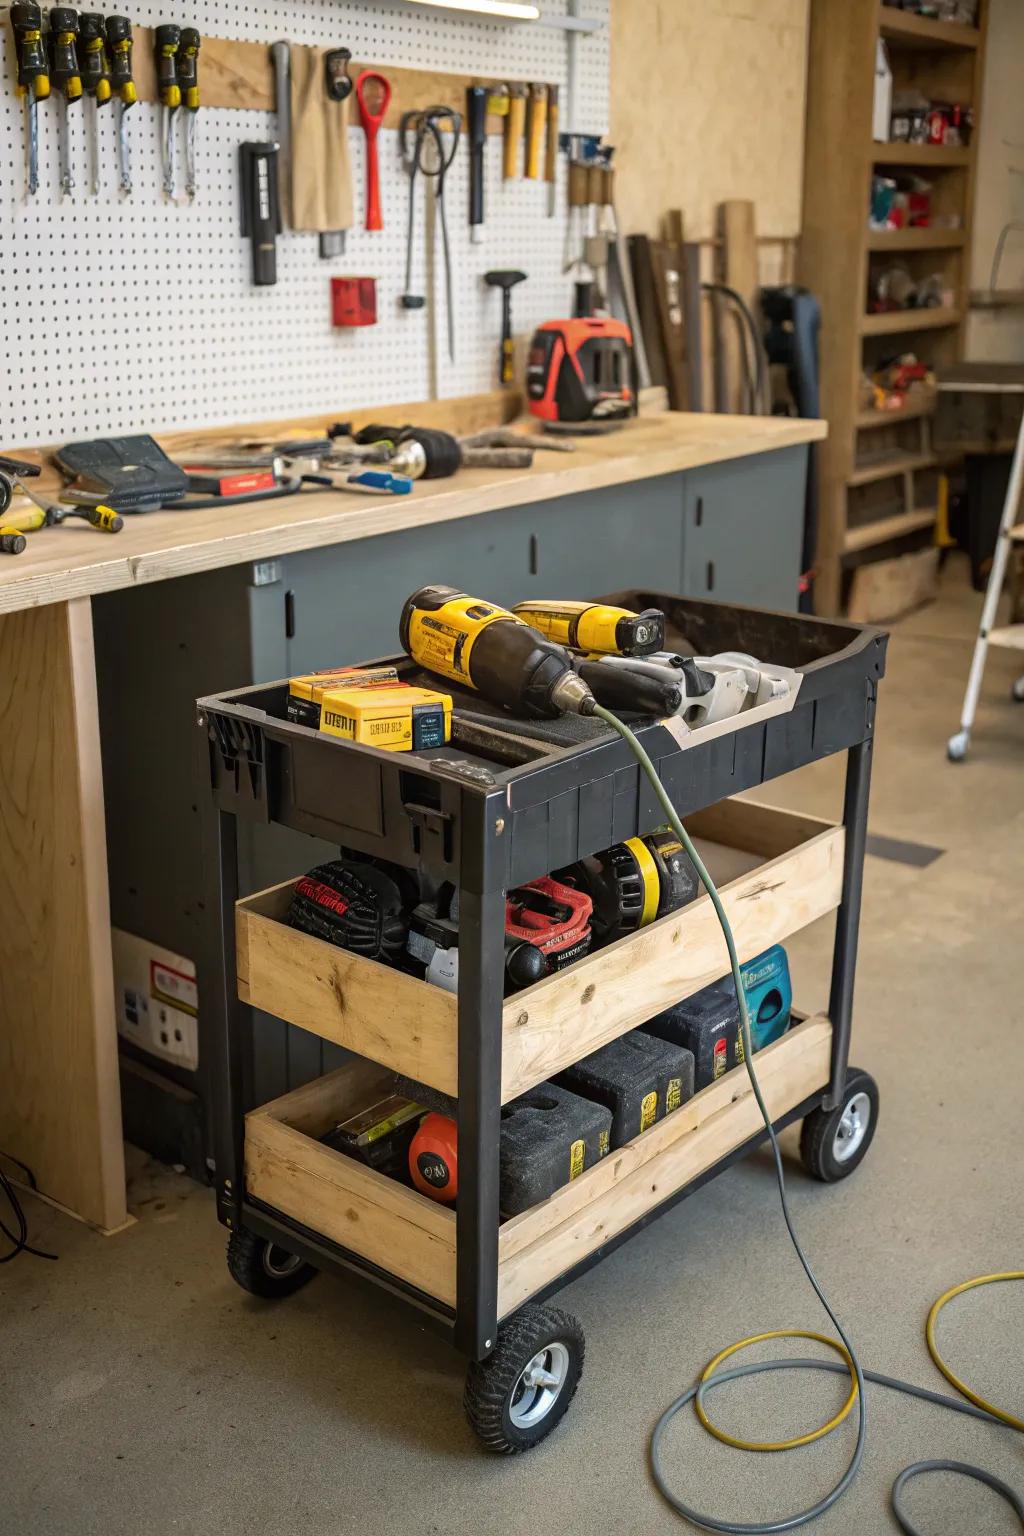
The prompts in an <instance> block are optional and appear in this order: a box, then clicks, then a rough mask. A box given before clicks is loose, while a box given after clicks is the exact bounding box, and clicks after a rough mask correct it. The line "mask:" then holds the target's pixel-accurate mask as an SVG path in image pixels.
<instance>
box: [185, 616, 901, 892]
mask: <svg viewBox="0 0 1024 1536" xmlns="http://www.w3.org/2000/svg"><path fill="white" fill-rule="evenodd" d="M608 597H609V600H612V601H616V602H620V603H621V604H622V605H623V606H625V607H630V608H646V607H657V608H661V609H662V610H663V611H664V612H665V614H666V617H667V619H668V629H669V634H668V644H669V645H670V646H671V647H673V648H675V649H678V650H681V651H684V652H688V653H690V654H697V655H713V654H715V653H716V652H718V651H725V650H733V651H746V652H749V653H750V654H751V655H753V656H755V657H757V658H758V659H759V660H761V661H764V662H765V663H775V664H777V665H782V666H787V667H792V668H794V669H796V670H797V671H799V672H800V673H801V674H802V676H803V681H802V683H801V687H800V692H799V694H798V696H797V700H796V703H795V705H794V707H793V709H792V710H791V711H790V712H789V713H787V714H782V715H777V716H775V717H773V718H771V719H768V720H761V721H754V722H752V723H750V724H744V723H742V722H743V717H742V716H740V717H739V721H738V723H737V727H736V729H735V730H732V731H730V732H729V733H728V734H726V735H720V736H716V737H713V738H712V739H710V740H707V741H706V742H700V741H699V739H695V740H694V741H693V742H691V743H690V744H689V745H688V747H687V749H686V750H685V751H684V750H682V749H681V748H680V746H679V744H678V742H677V741H676V740H675V738H674V737H673V736H672V735H671V734H670V733H669V732H668V731H667V730H666V729H665V728H664V727H663V726H662V725H661V724H659V723H658V722H656V721H650V722H646V723H643V724H641V725H639V726H638V727H637V730H638V734H639V736H640V739H641V740H642V741H643V743H644V745H645V746H646V748H647V750H648V752H649V753H650V754H651V756H652V758H653V759H654V761H655V764H656V765H657V767H658V771H659V773H660V774H661V777H662V779H663V781H664V783H665V785H666V788H667V789H668V791H669V793H670V794H671V795H672V798H673V800H674V802H675V804H676V806H677V808H678V809H679V811H680V813H681V814H682V815H686V814H688V813H690V812H692V811H696V810H699V809H701V808H702V807H703V806H705V805H710V804H713V803H714V802H715V801H717V800H721V799H724V798H725V797H726V796H727V795H732V794H736V793H738V792H739V791H741V790H745V789H751V788H753V787H754V786H755V785H757V784H763V783H764V782H765V781H766V780H769V779H773V778H776V777H778V776H779V775H780V774H784V773H789V772H790V771H791V770H792V769H794V768H800V767H803V766H804V765H805V764H806V763H811V762H815V761H817V760H818V759H819V758H823V757H827V756H829V755H831V754H832V753H834V752H840V751H844V750H845V749H846V748H848V747H852V746H855V745H856V744H857V743H858V742H861V741H863V740H864V739H865V738H866V737H868V736H870V735H871V734H872V733H873V730H874V716H875V699H876V693H877V687H878V683H879V680H880V679H881V677H882V676H883V673H884V670H885V653H886V645H887V641H888V635H887V634H886V633H885V632H884V631H882V630H878V629H875V628H871V627H866V626H859V625H855V624H846V623H840V622H838V621H825V620H821V619H817V618H812V617H805V616H802V615H796V614H787V613H774V612H771V611H769V610H766V609H755V608H741V607H733V606H730V605H729V604H725V603H714V602H706V601H701V600H697V599H692V598H683V597H676V596H673V595H670V594H666V593H660V592H648V591H636V590H633V591H628V592H620V593H613V594H608ZM378 659H379V658H375V660H378ZM386 659H389V660H394V661H395V662H396V664H397V665H399V667H400V669H401V670H402V671H403V672H404V673H407V674H411V673H412V672H414V670H415V669H414V668H413V666H412V663H411V662H410V661H409V660H408V658H407V657H401V658H386ZM339 660H340V658H337V657H329V658H325V664H326V662H327V661H330V662H332V663H334V662H337V661H339ZM446 686H447V685H446ZM450 691H451V692H452V693H453V695H454V697H455V704H456V712H457V713H458V710H459V706H460V705H463V706H466V707H468V708H470V709H471V710H472V713H473V714H474V716H477V717H479V715H480V714H481V713H484V714H486V713H487V711H486V710H484V711H481V704H480V700H479V699H478V697H477V696H476V695H470V694H466V693H462V692H461V691H460V690H458V689H455V688H453V689H451V690H450ZM287 695H288V684H287V681H282V682H276V683H268V684H263V685H259V686H256V687H252V688H242V689H237V690H233V691H232V692H230V693H225V694H219V695H214V696H211V697H208V698H203V699H200V700H199V701H198V704H197V708H198V710H199V712H200V718H201V720H202V721H203V722H204V723H205V725H206V727H207V729H208V734H209V741H210V772H211V778H212V784H213V791H214V799H215V801H216V804H217V805H218V807H219V808H220V809H221V810H223V811H227V812H230V813H232V814H234V815H236V816H239V817H243V818H245V819H246V820H252V821H262V822H270V821H273V822H278V823H280V824H282V825H285V826H288V827H292V828H294V829H296V830H297V831H300V832H307V833H311V834H313V835H315V836H317V837H321V838H324V839H326V840H327V841H328V842H335V843H338V844H341V845H344V846H345V847H347V848H354V849H357V850H359V851H361V852H363V853H372V854H377V855H379V856H380V857H383V858H388V859H392V860H394V861H395V862H397V863H401V864H405V865H408V866H413V865H416V864H418V863H419V864H425V865H426V866H428V867H430V868H432V869H434V870H435V871H436V872H437V873H438V875H439V876H441V877H444V878H450V879H453V880H458V877H459V862H460V822H461V819H462V818H461V808H462V806H463V803H464V797H466V796H469V797H481V796H490V795H494V794H496V793H499V792H500V794H501V795H502V797H503V799H504V800H505V803H506V805H507V812H506V814H505V822H506V830H507V831H508V832H509V834H510V835H509V836H507V837H506V838H505V839H504V847H505V850H506V854H505V857H506V860H507V880H508V883H509V884H518V883H520V882H522V881H524V880H531V879H534V878H536V877H537V876H539V875H542V874H546V873H548V872H549V871H550V870H552V869H558V868H560V867H562V866H564V865H566V864H569V863H571V862H573V861H574V860H575V859H577V858H582V857H585V856H586V855H588V854H591V853H595V852H598V851H600V850H601V849H604V848H608V847H610V846H611V845H612V844H613V843H616V842H620V841H622V840H623V839H624V838H627V837H634V836H637V835H643V834H644V833H645V832H649V831H650V830H652V829H653V828H654V827H656V826H658V825H659V824H660V823H661V822H662V821H663V820H664V815H663V812H662V811H661V809H660V807H659V805H658V803H657V801H656V799H655V797H654V795H653V793H652V792H651V790H650V788H649V786H648V784H647V782H646V780H645V779H643V777H642V775H641V773H640V771H639V769H638V767H637V765H636V763H635V761H634V759H633V757H632V755H631V753H630V752H629V749H628V748H627V746H626V744H625V743H624V742H622V741H621V740H620V739H619V738H618V737H617V736H615V735H614V733H612V732H608V733H604V732H603V731H601V732H599V733H598V734H595V735H592V736H591V737H590V739H587V740H582V741H577V742H574V743H571V744H569V745H564V746H559V745H554V744H542V745H540V746H538V745H536V744H535V743H534V744H530V745H528V746H527V747H525V748H524V746H523V741H522V736H521V734H520V735H518V736H512V735H509V737H508V753H510V754H512V755H524V754H526V753H529V754H531V755H529V759H528V760H527V761H524V762H518V763H510V762H507V761H506V762H501V761H496V760H494V758H493V757H491V756H489V755H487V754H485V753H484V752H479V751H476V750H474V749H468V748H465V747H463V746H460V745H457V744H453V745H452V746H451V747H448V748H444V749H441V750H439V751H432V752H423V753H416V754H410V753H391V752H383V751H381V750H380V749H378V748H376V747H365V746H357V745H355V744H354V743H352V742H345V741H339V740H336V739H333V738H331V737H328V736H323V735H321V734H320V733H319V732H317V731H313V730H310V729H308V728H307V727H305V726H301V725H296V724H293V723H292V722H290V721H289V720H287V719H286V718H285V709H286V703H287ZM501 718H502V717H501V715H500V712H495V713H494V717H493V723H494V726H495V728H497V729H498V730H499V731H500V723H501ZM521 729H522V728H521V727H520V731H521Z"/></svg>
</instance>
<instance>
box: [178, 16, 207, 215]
mask: <svg viewBox="0 0 1024 1536" xmlns="http://www.w3.org/2000/svg"><path fill="white" fill-rule="evenodd" d="M201 41H202V39H201V38H200V36H199V33H198V32H197V31H196V29H195V27H182V29H181V42H180V43H179V45H178V52H177V54H176V56H175V57H176V62H177V65H178V87H179V89H180V91H181V104H182V106H183V107H184V108H185V111H186V112H187V113H188V116H187V117H186V119H185V193H186V195H187V197H188V200H189V202H191V201H192V199H193V198H194V197H195V195H196V118H197V117H198V116H199V45H200V43H201Z"/></svg>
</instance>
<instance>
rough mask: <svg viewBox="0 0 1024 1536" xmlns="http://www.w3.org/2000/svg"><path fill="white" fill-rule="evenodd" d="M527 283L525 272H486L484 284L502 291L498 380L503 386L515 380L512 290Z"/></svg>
mask: <svg viewBox="0 0 1024 1536" xmlns="http://www.w3.org/2000/svg"><path fill="white" fill-rule="evenodd" d="M525 281H526V273H525V272H513V271H511V270H504V269H503V270H501V271H498V272H485V273H484V282H485V283H487V284H489V286H490V287H491V288H500V289H501V354H500V360H499V364H498V378H499V379H500V381H501V383H502V384H511V383H512V381H513V379H514V378H515V366H514V364H515V357H514V351H513V346H512V289H513V288H514V287H515V286H516V284H517V283H523V282H525Z"/></svg>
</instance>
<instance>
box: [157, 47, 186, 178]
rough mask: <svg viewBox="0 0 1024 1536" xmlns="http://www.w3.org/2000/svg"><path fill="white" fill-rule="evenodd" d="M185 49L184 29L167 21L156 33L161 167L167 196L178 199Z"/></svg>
mask: <svg viewBox="0 0 1024 1536" xmlns="http://www.w3.org/2000/svg"><path fill="white" fill-rule="evenodd" d="M180 47H181V28H180V27H178V26H175V25H174V23H173V22H164V23H163V24H162V25H161V26H159V27H157V29H156V31H155V32H154V34H153V49H154V53H155V55H156V83H157V94H158V96H159V99H160V108H161V111H160V165H161V171H162V178H161V185H162V186H163V191H164V196H165V197H167V198H170V199H171V200H172V201H173V199H174V196H175V193H176V190H177V187H176V176H175V169H174V122H175V114H176V113H177V111H178V108H179V107H180V106H181V86H180V84H179V83H178V49H179V48H180Z"/></svg>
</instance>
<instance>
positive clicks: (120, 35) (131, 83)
mask: <svg viewBox="0 0 1024 1536" xmlns="http://www.w3.org/2000/svg"><path fill="white" fill-rule="evenodd" d="M106 33H107V51H108V55H109V58H110V84H111V86H112V88H113V90H114V91H115V92H116V94H117V98H118V108H117V158H118V184H119V186H120V189H121V191H122V192H124V193H125V194H126V195H127V194H129V193H130V192H131V190H132V161H131V151H130V147H129V144H128V119H127V114H128V110H129V108H130V107H134V105H135V103H136V102H137V101H138V99H139V97H138V92H137V91H136V89H135V79H134V76H133V74H132V24H131V22H130V21H129V20H128V17H127V16H108V17H107V21H106Z"/></svg>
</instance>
